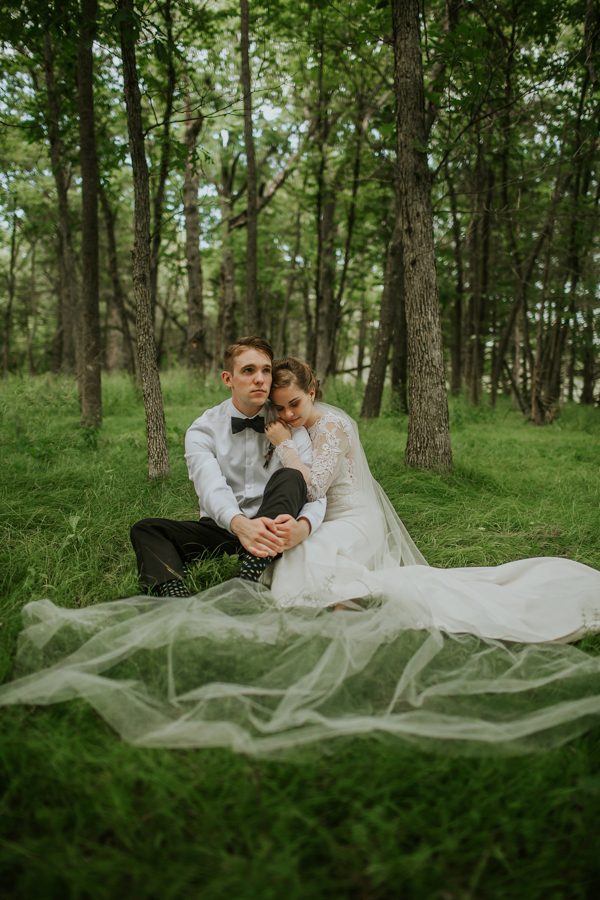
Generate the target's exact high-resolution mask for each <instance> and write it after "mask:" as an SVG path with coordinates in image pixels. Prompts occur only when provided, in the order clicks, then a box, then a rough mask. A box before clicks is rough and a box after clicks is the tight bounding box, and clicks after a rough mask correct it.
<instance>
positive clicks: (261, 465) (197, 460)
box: [131, 337, 325, 597]
mask: <svg viewBox="0 0 600 900" xmlns="http://www.w3.org/2000/svg"><path fill="white" fill-rule="evenodd" d="M272 362H273V351H272V349H271V347H270V345H269V344H268V343H267V342H266V341H264V340H262V338H259V337H244V338H240V339H239V340H238V341H236V342H235V343H234V344H231V345H230V346H229V347H228V348H227V350H226V351H225V359H224V371H223V372H222V373H221V378H222V380H223V383H224V384H225V385H226V386H227V387H228V388H229V390H230V391H231V398H230V399H227V400H225V401H224V402H223V403H220V404H219V405H218V406H214V407H212V408H210V409H207V410H206V412H204V413H203V414H202V415H201V416H200V418H198V419H196V421H195V422H193V423H192V425H191V426H190V428H189V429H188V431H187V434H186V437H185V458H186V462H187V467H188V472H189V476H190V479H191V480H192V481H193V482H194V487H195V489H196V493H197V495H198V500H199V504H200V519H199V521H183V522H181V521H175V520H172V519H156V518H154V519H142V520H141V521H139V522H136V523H135V525H133V527H132V529H131V542H132V544H133V549H134V550H135V554H136V558H137V564H138V572H139V577H140V584H141V585H142V588H143V589H144V590H146V591H147V592H150V593H153V594H155V595H157V596H160V597H187V596H189V592H188V591H187V590H186V587H185V584H184V581H183V576H184V574H185V570H186V566H187V564H188V563H190V562H193V561H194V560H195V559H198V558H199V557H201V556H203V555H204V554H206V553H211V554H217V555H222V554H223V553H238V554H240V559H241V561H242V568H241V571H240V576H241V577H243V578H248V579H250V580H254V581H256V580H258V578H259V577H260V574H261V573H262V571H263V570H264V569H265V568H266V566H267V565H269V563H270V562H272V561H273V558H274V557H275V556H277V555H278V554H280V553H283V552H284V551H285V550H289V549H291V548H292V547H295V546H296V544H299V543H300V542H301V541H303V540H305V538H307V537H308V535H309V534H310V533H311V531H314V529H315V528H318V527H319V525H320V524H321V522H322V521H323V517H324V515H325V501H324V500H317V501H314V502H313V503H306V483H305V481H304V478H303V477H302V475H301V474H300V473H299V472H298V471H296V470H295V469H283V468H280V463H279V461H278V459H277V457H276V455H273V456H272V457H269V456H268V455H267V450H268V447H269V442H268V440H267V438H266V437H265V435H264V424H265V423H264V418H263V417H262V416H260V415H259V413H260V412H261V410H262V407H263V406H264V403H265V401H266V400H267V398H268V396H269V390H270V388H271V369H272ZM291 438H292V440H293V441H294V443H295V445H296V449H297V451H298V454H299V455H300V458H301V459H302V460H303V461H304V462H306V463H309V464H310V463H311V462H312V449H311V444H310V439H309V437H308V434H307V432H306V431H305V429H303V428H297V429H294V431H293V432H292V435H291Z"/></svg>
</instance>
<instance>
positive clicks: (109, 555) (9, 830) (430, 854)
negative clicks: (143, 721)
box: [0, 371, 600, 900]
mask: <svg viewBox="0 0 600 900" xmlns="http://www.w3.org/2000/svg"><path fill="white" fill-rule="evenodd" d="M163 390H164V396H165V406H166V416H167V428H168V436H169V443H170V451H171V461H172V475H171V478H170V479H169V480H168V481H166V482H164V483H154V484H150V483H149V482H148V481H147V478H146V449H145V433H144V420H143V409H142V406H141V402H140V400H139V398H138V397H136V395H135V391H134V389H133V387H132V385H131V384H130V382H129V381H128V380H127V379H126V378H124V377H111V378H106V379H105V383H104V414H105V421H104V425H103V428H102V429H101V430H100V431H99V432H98V433H94V432H85V433H84V432H82V431H81V429H80V428H79V426H78V412H77V400H76V391H75V387H74V384H73V382H72V381H71V380H68V379H63V378H59V379H56V378H50V377H38V378H29V379H19V378H14V379H9V380H8V381H7V382H5V383H4V384H3V386H2V393H1V395H0V415H1V420H0V429H1V430H0V455H1V457H2V467H1V478H2V484H1V486H0V491H1V493H0V522H1V529H2V531H1V534H0V554H1V556H0V582H1V588H0V596H1V598H2V599H1V601H0V616H1V625H2V627H1V628H0V678H1V679H2V680H4V679H7V678H9V677H10V673H11V671H12V664H13V659H14V653H15V647H16V639H17V634H18V631H19V628H20V610H21V608H22V606H23V605H24V603H26V602H28V601H29V600H32V599H39V598H41V597H49V598H50V599H52V600H54V601H55V602H56V603H59V604H62V605H66V606H83V605H87V604H90V603H94V602H98V601H103V600H110V599H114V598H117V597H124V596H130V595H132V594H135V593H137V585H136V577H135V566H134V558H133V554H132V551H131V549H130V546H129V540H128V529H129V525H130V524H131V523H132V522H133V521H135V520H136V519H138V518H141V517H143V516H146V515H165V516H170V517H174V518H179V517H185V518H188V517H191V516H194V515H195V513H196V508H197V507H196V500H195V496H194V492H193V488H192V486H191V483H190V482H189V481H188V479H187V473H186V470H185V464H184V460H183V454H182V441H183V436H184V433H185V429H186V427H187V426H188V425H189V423H190V422H191V421H192V420H193V419H194V418H195V417H196V416H197V415H199V414H200V412H201V411H202V410H203V409H204V408H205V407H206V406H207V405H209V404H211V403H214V402H217V401H218V400H219V399H222V398H223V396H224V395H223V392H222V390H221V389H220V387H219V386H218V385H217V384H216V383H215V384H211V385H209V386H206V385H200V384H198V383H196V382H194V380H193V379H192V377H191V376H190V375H189V374H187V373H185V372H177V371H173V372H169V373H166V374H165V375H164V376H163ZM327 399H328V400H330V401H331V402H333V403H338V404H340V405H342V406H344V407H345V408H346V409H347V410H348V411H349V412H351V413H354V414H356V412H357V410H358V408H359V395H358V393H357V392H356V391H354V390H352V389H350V388H349V387H347V386H345V385H337V386H334V387H333V388H332V389H331V391H330V393H329V394H328V396H327ZM451 426H452V443H453V451H454V458H455V467H454V471H453V473H452V474H450V475H446V476H440V475H435V474H431V473H426V472H418V471H409V470H407V469H405V468H404V466H403V464H402V455H403V449H404V442H405V435H406V419H405V418H403V417H397V416H393V415H391V414H384V415H383V416H382V417H381V418H380V419H379V420H377V421H373V422H368V423H363V424H362V425H361V433H362V436H363V440H364V443H365V447H366V450H367V455H368V457H369V460H370V462H371V466H372V469H373V473H374V474H375V476H376V477H377V478H378V479H379V481H380V482H381V483H382V484H383V486H384V487H385V489H386V491H387V492H388V494H389V496H390V498H391V499H392V502H393V503H394V505H395V507H396V509H397V510H398V512H399V514H400V515H401V516H402V518H403V520H404V522H405V524H406V526H407V527H408V529H409V531H410V533H411V534H412V536H413V537H414V539H415V541H416V543H417V545H418V546H419V547H420V549H421V550H422V551H423V553H424V554H425V557H426V558H427V559H428V561H429V562H430V563H431V564H433V565H437V566H456V565H482V564H495V563H501V562H504V561H507V560H509V559H514V558H519V557H525V556H538V555H557V556H558V555H564V556H568V557H571V558H574V559H578V560H580V561H582V562H585V563H588V564H590V565H593V566H596V567H598V568H600V541H599V540H598V535H599V534H600V502H599V500H600V479H599V478H598V474H599V471H598V462H599V460H600V410H599V409H583V408H579V407H577V406H569V407H567V408H566V409H565V410H564V412H563V414H562V416H561V417H560V419H559V420H558V421H557V422H556V423H554V424H553V425H552V426H549V427H546V428H535V427H533V426H531V425H528V424H527V423H525V422H524V421H523V419H522V417H521V416H520V414H518V413H516V412H514V411H513V410H512V409H511V408H510V406H509V405H508V404H506V403H502V404H501V405H500V406H499V408H498V409H497V410H495V411H492V410H489V409H487V408H481V409H470V408H469V407H468V406H467V405H466V404H464V403H463V402H462V401H460V400H457V401H453V402H452V405H451ZM232 566H233V561H232V560H229V561H226V562H224V563H220V564H214V563H205V564H203V565H202V566H199V567H198V568H197V570H196V587H198V588H199V589H200V588H202V587H206V586H208V585H210V584H212V583H214V582H216V581H218V580H221V579H223V578H226V577H229V575H230V574H232ZM581 646H582V647H583V648H584V649H587V650H589V651H590V652H592V653H595V652H600V640H598V639H596V638H587V639H586V640H585V641H583V642H582V645H581ZM1 721H2V729H1V733H0V779H1V782H2V785H1V787H2V799H1V801H0V803H1V805H0V895H1V896H7V897H17V898H30V897H32V898H33V897H36V898H38V897H39V898H54V897H56V898H66V897H68V898H71V897H73V898H87V897H90V898H94V900H96V898H97V900H103V898H114V897H121V896H126V895H129V896H132V897H135V898H154V897H156V898H158V897H160V898H181V897H188V896H189V897H196V896H197V897H200V896H201V897H202V898H203V900H209V898H214V900H221V898H224V897H232V898H273V900H276V898H281V897H283V896H285V897H286V898H287V900H294V898H299V900H300V898H302V900H305V898H321V897H325V896H328V897H332V898H336V897H339V898H357V900H358V898H360V900H371V898H373V900H374V898H391V897H394V898H395V897H398V898H413V897H414V898H439V900H463V898H485V900H487V898H503V900H505V898H521V897H522V898H527V900H535V898H545V900H547V898H588V897H590V898H591V897H592V896H598V895H599V892H600V864H599V859H600V840H599V837H598V834H599V831H598V814H599V812H600V729H599V728H596V729H595V730H594V731H592V732H589V733H588V734H587V735H585V736H583V737H580V738H578V739H577V740H575V741H572V742H571V743H569V744H566V745H564V746H562V747H560V748H558V749H554V750H551V751H548V752H539V753H536V754H529V755H525V756H514V757H506V756H503V757H497V756H475V757H473V756H470V757H464V756H448V755H442V754H436V753H424V752H423V751H422V750H419V749H416V748H415V747H412V746H410V745H408V744H406V745H404V744H401V743H398V744H396V745H395V746H394V747H393V748H391V747H390V745H389V744H383V743H382V742H381V741H379V740H378V739H377V738H375V737H369V738H363V739H360V740H355V741H351V742H350V741H349V742H346V743H341V744H335V746H334V747H330V748H328V749H326V750H325V751H323V752H314V751H311V752H308V751H307V753H306V755H305V757H298V758H296V759H295V760H294V761H293V762H289V761H286V762H282V761H264V760H255V759H249V758H246V757H242V756H238V755H235V754H234V753H232V752H229V751H225V750H197V751H190V750H188V751H169V750H149V749H139V748H135V747H132V746H128V745H126V744H124V743H122V742H121V741H120V740H119V739H118V738H117V737H116V736H115V734H114V733H113V732H112V731H111V730H110V729H109V728H108V726H107V725H105V723H104V722H103V721H102V720H101V719H99V718H98V716H97V715H96V714H95V713H94V712H93V710H92V709H90V708H89V707H88V706H86V705H84V704H83V703H79V702H71V703H65V704H59V705H57V706H54V707H50V708H15V709H8V710H6V709H4V710H2V714H1Z"/></svg>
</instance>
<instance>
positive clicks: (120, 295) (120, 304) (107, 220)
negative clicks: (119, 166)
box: [99, 182, 136, 375]
mask: <svg viewBox="0 0 600 900" xmlns="http://www.w3.org/2000/svg"><path fill="white" fill-rule="evenodd" d="M99 195H100V205H101V207H102V214H103V216H104V224H105V227H106V245H107V252H108V271H109V274H110V280H111V283H112V293H113V295H112V301H113V302H112V304H111V309H112V310H114V312H115V316H114V317H113V318H111V321H112V327H114V328H118V330H119V335H120V340H119V345H120V346H119V354H118V355H119V356H124V358H125V365H126V368H127V371H128V372H129V373H130V375H134V374H135V372H136V356H135V348H134V346H133V338H132V336H131V328H130V327H129V313H128V310H127V306H126V304H125V294H124V291H123V286H122V284H121V276H120V275H119V257H118V254H117V240H116V236H115V214H114V212H113V210H112V208H111V205H110V201H109V199H108V194H107V193H106V189H105V188H104V186H103V185H102V183H101V182H100V185H99ZM109 368H110V366H109Z"/></svg>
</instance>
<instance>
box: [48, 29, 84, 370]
mask: <svg viewBox="0 0 600 900" xmlns="http://www.w3.org/2000/svg"><path fill="white" fill-rule="evenodd" d="M43 59H44V77H45V85H46V106H45V109H44V116H45V120H46V129H47V132H48V142H49V145H50V163H51V167H52V175H53V178H54V184H55V186H56V197H57V201H58V233H59V240H60V256H61V269H62V277H61V298H62V301H63V302H62V305H61V310H60V328H61V366H62V368H64V369H65V370H67V371H75V372H76V373H77V375H78V377H79V374H80V370H79V362H78V360H79V355H80V353H79V345H80V341H79V328H78V322H79V289H78V279H77V271H76V268H75V255H74V253H73V240H72V235H71V217H70V213H69V198H68V189H69V173H68V164H67V162H66V154H65V149H64V144H63V140H62V137H61V133H60V118H61V112H60V103H59V99H58V89H57V87H56V78H55V74H54V48H53V46H52V39H51V37H50V34H49V33H48V32H46V33H45V35H44V42H43Z"/></svg>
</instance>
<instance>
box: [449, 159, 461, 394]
mask: <svg viewBox="0 0 600 900" xmlns="http://www.w3.org/2000/svg"><path fill="white" fill-rule="evenodd" d="M444 169H445V173H446V183H447V185H448V195H449V198H450V213H451V216H452V237H453V240H454V245H453V250H454V265H455V271H456V286H455V296H454V303H453V305H452V339H451V345H450V359H451V376H450V390H451V392H452V393H453V394H455V395H456V394H460V389H461V387H462V370H463V362H462V360H463V345H462V327H463V322H462V311H463V298H464V293H465V279H464V269H463V248H462V232H461V223H460V219H459V217H458V203H457V200H456V190H455V188H454V181H453V180H452V176H451V175H450V170H449V168H448V165H447V164H446V165H445V167H444Z"/></svg>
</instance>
